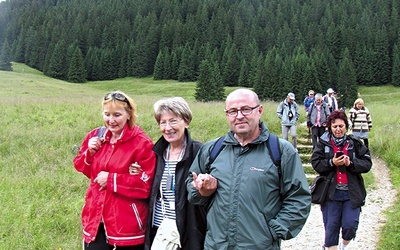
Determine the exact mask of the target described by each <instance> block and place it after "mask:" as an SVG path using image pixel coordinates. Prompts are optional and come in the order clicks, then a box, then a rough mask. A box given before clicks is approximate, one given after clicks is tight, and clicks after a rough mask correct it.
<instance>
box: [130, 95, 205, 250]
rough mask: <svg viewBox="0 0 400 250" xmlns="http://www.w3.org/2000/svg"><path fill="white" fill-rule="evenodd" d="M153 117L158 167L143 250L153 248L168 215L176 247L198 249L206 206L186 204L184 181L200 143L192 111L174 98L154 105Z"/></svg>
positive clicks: (202, 237) (182, 100)
mask: <svg viewBox="0 0 400 250" xmlns="http://www.w3.org/2000/svg"><path fill="white" fill-rule="evenodd" d="M154 117H155V119H156V121H157V123H158V125H159V127H160V131H161V134H162V136H161V137H160V139H159V140H158V141H157V142H156V144H155V145H154V147H153V151H154V152H155V153H156V156H157V167H156V174H155V176H154V182H153V187H152V191H151V195H150V205H149V217H148V220H147V228H148V230H147V232H146V241H145V249H150V248H152V249H154V248H155V246H152V245H153V244H154V242H153V241H154V237H155V235H156V233H157V231H158V229H159V226H160V225H161V223H162V222H163V220H164V218H168V219H171V220H173V221H175V222H176V226H177V229H178V232H179V245H180V247H178V249H184V250H201V249H203V245H204V237H205V232H206V221H205V220H206V207H205V206H197V205H193V204H191V203H189V201H188V200H187V194H188V193H187V190H186V184H185V180H186V178H187V176H188V173H189V168H190V165H191V164H192V162H193V159H194V158H195V156H196V154H197V151H198V150H199V148H200V147H201V146H202V143H200V142H198V141H194V140H192V138H191V137H190V133H189V130H188V127H189V124H190V122H191V121H192V112H191V110H190V108H189V105H188V103H187V102H186V101H185V100H184V99H183V98H181V97H173V98H167V99H161V100H159V101H157V102H156V103H155V104H154ZM132 171H134V172H137V171H140V168H132ZM134 174H135V173H134ZM160 189H161V191H160ZM159 248H160V247H159V246H158V247H157V250H163V249H159Z"/></svg>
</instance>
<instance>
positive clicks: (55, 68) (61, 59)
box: [47, 40, 68, 80]
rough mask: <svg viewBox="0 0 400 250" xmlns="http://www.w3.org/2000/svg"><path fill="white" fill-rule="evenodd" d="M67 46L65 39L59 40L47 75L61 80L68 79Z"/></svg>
mask: <svg viewBox="0 0 400 250" xmlns="http://www.w3.org/2000/svg"><path fill="white" fill-rule="evenodd" d="M66 55H67V48H66V44H65V42H64V41H63V40H61V41H59V42H58V43H57V44H56V46H55V47H54V50H53V53H52V56H51V58H50V63H49V66H48V70H47V75H48V76H50V77H54V78H57V79H61V80H66V79H67V73H68V72H67V69H68V65H67V64H66V61H67V56H66Z"/></svg>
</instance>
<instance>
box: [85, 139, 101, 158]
mask: <svg viewBox="0 0 400 250" xmlns="http://www.w3.org/2000/svg"><path fill="white" fill-rule="evenodd" d="M102 143H103V142H102V139H101V138H100V137H97V136H95V137H92V138H90V139H89V142H88V149H89V152H90V154H91V155H94V154H95V153H96V152H97V151H99V149H100V147H101V144H102Z"/></svg>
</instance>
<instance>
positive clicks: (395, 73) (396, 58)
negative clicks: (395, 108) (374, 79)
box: [392, 44, 400, 87]
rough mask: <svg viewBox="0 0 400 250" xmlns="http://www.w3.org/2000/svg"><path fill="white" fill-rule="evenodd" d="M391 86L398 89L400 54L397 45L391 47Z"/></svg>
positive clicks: (399, 84)
mask: <svg viewBox="0 0 400 250" xmlns="http://www.w3.org/2000/svg"><path fill="white" fill-rule="evenodd" d="M392 85H393V86H395V87H400V54H399V47H398V46H397V44H395V45H394V47H393V69H392Z"/></svg>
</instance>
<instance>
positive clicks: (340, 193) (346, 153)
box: [311, 110, 372, 249]
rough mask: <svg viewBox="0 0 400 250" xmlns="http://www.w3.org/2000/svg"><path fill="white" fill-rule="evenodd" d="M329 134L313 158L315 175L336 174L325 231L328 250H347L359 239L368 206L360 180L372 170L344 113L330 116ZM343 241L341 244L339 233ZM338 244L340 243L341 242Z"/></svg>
mask: <svg viewBox="0 0 400 250" xmlns="http://www.w3.org/2000/svg"><path fill="white" fill-rule="evenodd" d="M327 128H328V131H327V132H326V133H324V134H323V135H322V136H321V138H320V140H319V142H318V143H317V146H316V148H315V149H314V152H313V154H312V157H311V164H312V166H313V168H314V169H315V171H317V172H318V173H319V174H321V175H326V176H328V175H329V174H330V173H331V172H334V174H333V177H332V180H331V183H330V186H329V191H328V195H327V200H326V201H325V202H324V203H323V204H321V211H322V216H323V221H324V227H325V247H327V248H328V249H338V245H339V249H348V244H349V243H350V240H352V239H354V238H355V236H356V231H357V228H358V222H359V217H360V212H361V206H363V205H364V204H365V197H366V190H365V187H364V180H363V178H362V176H361V174H363V173H367V172H368V171H369V170H370V169H371V167H372V160H371V156H370V152H369V150H368V148H367V147H365V146H364V144H363V143H362V142H361V141H360V140H359V139H357V138H355V137H353V136H352V135H346V132H347V130H348V128H349V124H348V120H347V116H346V114H345V112H344V111H341V110H337V111H334V112H332V113H331V114H330V116H329V117H328V122H327ZM340 231H341V232H342V240H340V241H339V233H340ZM338 241H339V242H338Z"/></svg>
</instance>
